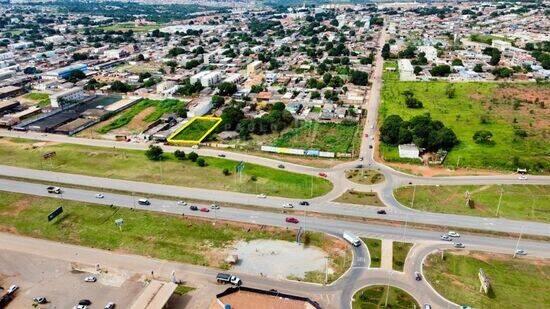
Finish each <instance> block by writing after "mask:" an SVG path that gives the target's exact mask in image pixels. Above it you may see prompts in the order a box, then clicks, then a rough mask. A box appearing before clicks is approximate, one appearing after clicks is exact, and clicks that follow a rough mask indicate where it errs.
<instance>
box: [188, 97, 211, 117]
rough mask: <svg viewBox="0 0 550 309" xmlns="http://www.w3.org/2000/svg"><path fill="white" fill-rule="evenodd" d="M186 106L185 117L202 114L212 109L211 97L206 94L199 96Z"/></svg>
mask: <svg viewBox="0 0 550 309" xmlns="http://www.w3.org/2000/svg"><path fill="white" fill-rule="evenodd" d="M187 108H188V109H189V111H188V112H187V118H193V117H199V116H203V115H205V114H206V113H208V112H209V111H210V110H211V109H212V98H210V97H207V96H205V97H200V98H198V99H197V100H194V101H193V102H191V103H189V105H188V106H187Z"/></svg>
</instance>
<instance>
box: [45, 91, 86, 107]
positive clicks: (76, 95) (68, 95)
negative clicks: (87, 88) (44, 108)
mask: <svg viewBox="0 0 550 309" xmlns="http://www.w3.org/2000/svg"><path fill="white" fill-rule="evenodd" d="M85 96H86V94H85V92H84V90H83V89H82V88H81V87H74V88H71V89H68V90H65V91H62V92H59V93H56V94H52V95H50V102H51V105H52V107H55V108H59V107H61V108H63V107H65V106H67V105H72V104H74V103H77V102H78V101H81V100H82V99H84V97H85Z"/></svg>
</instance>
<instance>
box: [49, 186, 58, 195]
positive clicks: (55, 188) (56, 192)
mask: <svg viewBox="0 0 550 309" xmlns="http://www.w3.org/2000/svg"><path fill="white" fill-rule="evenodd" d="M46 190H48V193H53V194H61V188H60V187H47V188H46Z"/></svg>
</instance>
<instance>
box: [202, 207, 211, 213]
mask: <svg viewBox="0 0 550 309" xmlns="http://www.w3.org/2000/svg"><path fill="white" fill-rule="evenodd" d="M201 212H210V209H208V208H206V207H203V208H201Z"/></svg>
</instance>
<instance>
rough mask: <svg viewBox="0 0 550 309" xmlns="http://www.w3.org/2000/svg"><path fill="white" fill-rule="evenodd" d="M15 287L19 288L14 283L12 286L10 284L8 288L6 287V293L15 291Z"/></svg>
mask: <svg viewBox="0 0 550 309" xmlns="http://www.w3.org/2000/svg"><path fill="white" fill-rule="evenodd" d="M17 289H19V287H18V286H17V285H15V284H13V285H12V286H10V288H9V289H8V291H7V292H8V294H13V292H15V291H17Z"/></svg>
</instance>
